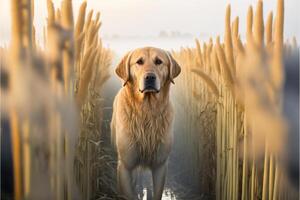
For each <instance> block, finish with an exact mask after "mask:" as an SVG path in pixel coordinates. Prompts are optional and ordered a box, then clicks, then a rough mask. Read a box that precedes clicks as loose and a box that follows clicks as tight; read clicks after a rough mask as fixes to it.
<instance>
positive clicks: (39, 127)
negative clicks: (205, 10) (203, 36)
mask: <svg viewBox="0 0 300 200" xmlns="http://www.w3.org/2000/svg"><path fill="white" fill-rule="evenodd" d="M33 4H34V1H33V0H22V1H19V0H11V20H12V31H11V33H12V35H11V42H10V44H9V46H3V47H1V49H0V58H1V59H0V64H1V106H0V108H1V127H2V128H1V138H2V139H1V145H2V146H4V145H3V142H8V143H9V145H8V147H7V146H6V147H7V148H10V149H8V152H9V153H8V154H6V155H4V158H5V156H6V157H11V158H12V161H11V163H4V165H5V166H4V167H6V168H11V169H12V176H11V177H10V176H9V175H5V174H2V171H1V176H2V177H3V176H4V177H5V176H6V178H4V179H3V178H1V181H2V183H1V184H2V185H1V187H2V186H3V185H5V184H8V181H5V180H8V179H10V178H11V179H13V181H12V183H11V185H12V187H13V190H12V191H11V192H8V191H5V190H3V189H2V191H1V198H3V199H16V200H19V199H119V197H118V194H117V190H116V183H115V182H116V154H115V152H114V150H113V148H112V147H111V145H110V142H109V141H110V130H109V128H108V124H109V122H107V121H106V119H105V116H106V115H108V116H109V115H110V114H111V108H106V107H105V105H104V101H105V99H108V98H112V97H111V96H105V94H104V93H103V87H104V84H105V83H106V82H107V80H108V79H109V78H110V76H111V75H110V71H111V69H112V68H113V66H112V61H113V60H114V59H115V58H114V54H113V53H112V51H113V50H111V49H107V48H104V47H103V45H102V41H101V37H100V34H99V29H100V28H101V15H100V12H96V11H93V10H90V11H88V10H87V2H86V1H84V2H83V3H82V4H81V6H80V8H79V11H78V13H79V14H78V16H76V17H74V16H73V7H72V0H62V3H61V6H60V7H59V8H55V7H54V4H53V2H52V0H47V11H48V13H47V24H46V25H45V27H44V39H43V42H44V43H43V44H40V43H38V42H37V40H36V37H35V27H34V25H33V18H34V17H38V16H35V15H34V5H33ZM231 9H234V8H231V7H230V5H228V7H227V8H226V16H225V20H224V28H225V34H224V36H218V37H217V38H211V39H210V40H209V41H199V40H198V39H196V40H195V46H194V47H186V48H184V47H182V48H181V50H180V51H172V54H173V56H174V57H175V59H176V60H177V61H178V63H179V64H180V65H181V68H182V74H181V75H180V77H179V78H178V81H177V82H176V85H175V86H174V88H173V91H172V95H173V97H174V98H173V99H174V100H175V102H174V105H175V110H176V120H175V124H174V129H175V131H174V132H175V141H174V150H173V153H172V155H171V158H170V168H171V169H170V170H169V174H168V177H172V178H168V179H169V180H171V181H172V182H171V181H170V183H169V185H171V186H168V187H170V188H171V189H172V190H174V193H175V195H176V196H177V197H173V196H172V195H171V196H170V197H169V198H170V199H218V200H219V199H228V200H231V199H243V200H247V199H251V200H252V199H262V200H267V199H268V200H277V199H280V200H281V199H291V200H294V199H298V198H299V190H298V188H297V187H298V186H299V177H296V178H295V177H292V176H293V175H294V176H295V175H297V173H298V176H299V169H296V173H292V175H291V174H290V173H289V170H288V169H289V168H288V167H289V166H287V162H289V160H288V159H286V157H288V155H290V153H289V151H288V148H289V136H290V135H291V132H293V131H294V133H293V134H294V135H296V137H295V138H298V140H299V132H298V131H299V122H296V125H295V124H293V120H291V119H290V118H289V114H290V113H289V112H286V109H285V108H286V106H285V105H286V102H287V98H286V97H287V96H288V95H287V91H289V90H288V89H289V88H287V83H288V82H289V80H287V79H286V77H287V76H286V74H287V72H288V71H291V70H294V69H298V73H299V47H298V44H297V41H296V39H295V38H293V39H292V40H290V42H289V41H288V40H287V41H286V38H284V23H286V22H284V1H283V0H277V10H276V12H274V13H273V12H270V13H269V14H268V17H267V18H266V19H264V18H263V16H264V15H263V12H264V10H263V1H261V0H258V2H257V4H256V7H255V8H253V7H251V6H250V7H249V9H248V13H247V21H246V22H241V23H245V24H246V25H247V26H246V27H247V30H246V38H245V39H244V40H243V39H241V35H240V32H239V23H240V22H239V18H238V17H235V18H234V19H232V16H231ZM284 41H286V42H284ZM296 71H297V70H296ZM296 76H297V75H296ZM297 78H298V79H297V80H298V84H299V74H298V76H297ZM296 82H297V81H296ZM298 89H299V88H298ZM298 92H299V91H298ZM110 95H111V94H110ZM298 95H299V93H298ZM297 98H298V99H299V96H298V97H297ZM297 105H298V109H299V103H298V104H297ZM298 120H299V112H298ZM6 124H7V126H6ZM293 125H295V126H298V129H297V128H295V126H293ZM295 131H296V132H295ZM1 150H3V149H2V148H1ZM297 150H298V151H299V143H297V142H296V151H297ZM295 154H296V155H298V156H296V157H298V158H295V156H294V157H292V159H295V160H296V166H297V167H299V152H298V154H297V153H295ZM2 159H3V156H2ZM297 160H298V165H297ZM178 161H180V162H178ZM1 166H2V162H1ZM2 167H3V166H2ZM297 170H298V171H297ZM293 180H296V181H293ZM179 185H180V186H179ZM174 188H175V189H174ZM187 191H188V192H187ZM186 193H195V194H196V196H195V195H194V196H193V197H189V195H188V194H186Z"/></svg>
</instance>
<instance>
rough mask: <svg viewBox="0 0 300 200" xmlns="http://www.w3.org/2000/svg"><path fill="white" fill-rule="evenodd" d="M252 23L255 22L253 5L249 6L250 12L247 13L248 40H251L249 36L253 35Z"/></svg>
mask: <svg viewBox="0 0 300 200" xmlns="http://www.w3.org/2000/svg"><path fill="white" fill-rule="evenodd" d="M252 24H253V8H252V6H249V8H248V13H247V30H246V35H247V41H249V38H251V37H252Z"/></svg>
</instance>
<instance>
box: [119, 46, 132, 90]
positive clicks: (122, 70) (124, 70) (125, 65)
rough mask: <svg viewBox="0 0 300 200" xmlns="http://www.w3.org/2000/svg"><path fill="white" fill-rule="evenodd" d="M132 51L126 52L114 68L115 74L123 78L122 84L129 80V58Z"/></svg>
mask: <svg viewBox="0 0 300 200" xmlns="http://www.w3.org/2000/svg"><path fill="white" fill-rule="evenodd" d="M131 54H132V52H128V53H127V54H126V55H125V56H124V57H123V58H122V60H121V62H120V63H119V64H118V66H117V68H116V74H117V75H118V76H119V77H120V78H121V79H123V80H124V83H123V86H125V85H126V83H127V82H128V81H129V77H130V58H131Z"/></svg>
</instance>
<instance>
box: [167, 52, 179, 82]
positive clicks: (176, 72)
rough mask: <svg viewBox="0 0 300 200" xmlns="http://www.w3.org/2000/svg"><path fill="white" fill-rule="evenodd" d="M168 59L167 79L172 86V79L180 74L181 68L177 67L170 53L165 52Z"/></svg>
mask: <svg viewBox="0 0 300 200" xmlns="http://www.w3.org/2000/svg"><path fill="white" fill-rule="evenodd" d="M166 53H167V56H168V59H169V63H170V65H169V69H170V70H169V79H170V81H171V82H172V83H173V84H174V78H176V77H177V76H178V75H179V74H180V72H181V68H180V66H179V64H178V63H177V62H176V60H175V59H174V58H173V56H172V55H171V53H169V52H166Z"/></svg>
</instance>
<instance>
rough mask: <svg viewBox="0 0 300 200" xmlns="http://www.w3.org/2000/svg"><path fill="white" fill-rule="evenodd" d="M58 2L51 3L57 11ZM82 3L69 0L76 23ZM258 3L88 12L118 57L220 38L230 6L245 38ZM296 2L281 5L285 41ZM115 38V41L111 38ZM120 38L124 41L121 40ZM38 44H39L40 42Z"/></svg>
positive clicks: (183, 0)
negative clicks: (96, 16) (250, 15)
mask: <svg viewBox="0 0 300 200" xmlns="http://www.w3.org/2000/svg"><path fill="white" fill-rule="evenodd" d="M0 1H1V3H0V9H1V10H0V29H1V31H0V32H1V35H0V36H1V37H0V46H5V45H8V44H9V40H10V26H11V17H10V0H0ZM46 2H47V1H46V0H35V18H34V24H35V26H36V30H37V39H38V40H39V41H40V42H41V41H42V38H43V35H42V34H43V31H42V30H43V26H44V25H46V15H47V9H46ZM60 2H61V0H54V3H55V5H56V6H58V5H59V4H60ZM82 2H83V0H73V6H74V11H75V12H74V17H75V18H76V17H77V14H78V13H77V11H78V8H79V6H80V4H81V3H82ZM256 2H257V0H87V3H88V9H87V10H90V9H93V10H95V11H100V12H101V18H102V23H103V25H102V28H101V35H102V36H104V39H103V42H104V44H105V46H107V47H110V48H112V49H113V50H114V51H116V52H118V53H123V52H124V51H126V50H129V49H130V48H136V47H138V46H145V45H154V46H159V47H162V48H167V49H171V48H172V49H178V48H180V47H181V46H192V45H194V38H195V37H197V38H200V39H201V40H208V37H209V36H212V37H213V38H215V37H216V36H217V34H221V36H222V35H223V33H224V16H225V10H226V6H227V4H231V12H232V15H231V17H232V19H234V17H235V16H239V17H240V33H241V36H242V37H244V33H245V29H246V28H245V25H246V15H247V10H248V6H249V5H252V6H253V7H254V8H255V6H256ZM263 3H264V16H265V18H266V16H267V15H268V13H269V11H271V10H272V11H273V13H274V14H276V3H277V0H264V1H263ZM299 12H300V0H285V38H290V39H291V38H292V37H293V36H296V38H297V40H298V41H299V39H300V14H299ZM163 30H164V31H167V32H171V31H179V32H180V33H182V34H184V33H189V34H190V35H191V36H190V37H184V38H177V39H176V40H175V39H174V38H173V39H165V38H164V39H161V38H158V37H157V36H158V34H159V32H160V31H163ZM116 35H118V36H119V38H115V37H112V36H116ZM121 38H123V39H121ZM41 43H42V42H41Z"/></svg>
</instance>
